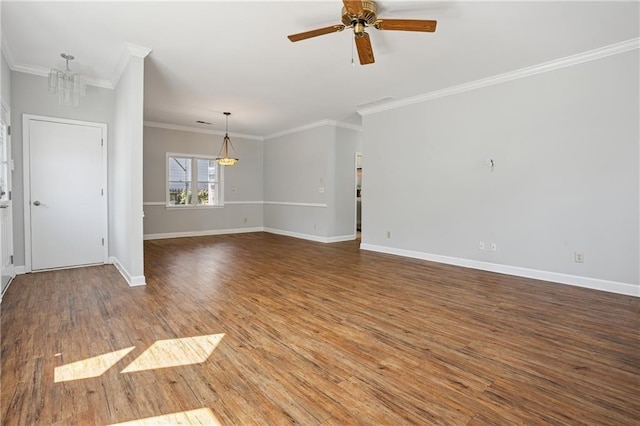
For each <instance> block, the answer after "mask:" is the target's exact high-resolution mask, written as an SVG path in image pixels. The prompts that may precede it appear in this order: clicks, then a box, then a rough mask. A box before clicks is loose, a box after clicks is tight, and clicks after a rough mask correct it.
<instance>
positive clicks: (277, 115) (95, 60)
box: [1, 0, 640, 136]
mask: <svg viewBox="0 0 640 426" xmlns="http://www.w3.org/2000/svg"><path fill="white" fill-rule="evenodd" d="M1 5H2V44H3V50H4V52H5V56H8V58H7V59H8V61H9V62H10V66H11V67H12V68H13V69H14V70H18V71H27V72H33V73H44V72H46V70H47V69H49V68H51V67H53V66H57V67H62V66H63V64H64V61H63V60H62V59H61V58H60V56H59V55H60V53H62V52H68V53H71V54H73V55H74V56H75V57H76V60H75V61H73V62H72V65H71V68H72V69H73V70H75V71H78V72H80V73H82V74H84V75H86V76H88V77H90V78H91V79H93V80H94V81H96V82H98V83H99V84H100V82H101V84H103V85H105V86H109V84H110V82H111V80H112V78H113V77H114V74H115V72H116V67H117V64H118V60H119V59H120V56H121V54H122V52H123V49H124V46H125V43H131V44H135V45H139V46H143V47H146V48H149V49H152V53H151V54H150V55H149V56H148V57H147V59H146V62H145V106H144V110H145V111H144V117H145V120H148V121H154V122H161V123H167V124H174V125H182V126H189V127H203V128H207V129H214V130H224V116H223V115H222V112H223V111H231V112H232V115H231V118H230V122H229V127H230V130H231V131H232V132H233V133H236V134H237V133H244V134H250V135H258V136H267V135H270V134H273V133H276V132H280V131H284V130H287V129H291V128H296V127H299V126H303V125H306V124H309V123H313V122H317V121H320V120H327V119H328V120H337V121H342V122H348V123H355V124H358V123H359V122H360V118H359V115H358V114H357V112H356V111H357V110H358V109H359V105H363V104H368V103H371V102H375V101H377V100H380V99H381V98H389V97H390V98H393V99H394V100H400V99H403V98H407V97H411V96H416V95H420V94H424V93H428V92H432V91H435V90H439V89H443V88H447V87H451V86H455V85H458V84H462V83H466V82H470V81H474V80H478V79H482V78H486V77H490V76H493V75H497V74H501V73H505V72H508V71H513V70H516V69H520V68H524V67H528V66H533V65H537V64H540V63H543V62H547V61H551V60H554V59H559V58H563V57H566V56H569V55H572V54H576V53H581V52H584V51H588V50H591V49H595V48H599V47H603V46H607V45H610V44H613V43H617V42H621V41H625V40H630V39H634V38H637V37H638V36H639V32H640V31H639V27H640V24H639V13H640V12H639V10H640V9H639V5H640V3H639V2H638V1H630V2H593V1H587V2H576V1H555V2H550V1H546V2H545V1H534V2H521V1H511V2H506V1H500V2H478V1H473V2H457V1H446V2H431V1H402V2H400V1H390V0H384V1H383V0H381V1H379V2H378V6H379V12H378V16H379V17H393V18H413V19H435V20H437V21H438V27H437V31H436V32H435V33H432V34H430V33H412V32H399V31H385V32H382V31H377V30H376V29H373V28H370V29H368V30H367V31H368V32H369V34H370V36H371V41H372V45H373V50H374V54H375V58H376V62H375V63H374V64H371V65H366V66H361V65H359V64H358V59H357V54H356V55H355V61H356V65H355V66H352V65H351V58H352V38H353V34H352V32H351V31H350V30H348V29H347V30H345V31H343V32H341V33H336V34H329V35H324V36H321V37H316V38H313V39H309V40H304V41H300V42H297V43H291V42H290V41H289V40H288V39H287V37H286V36H287V35H288V34H292V33H298V32H303V31H307V30H311V29H315V28H319V27H325V26H328V25H332V24H336V23H339V22H340V11H341V7H342V2H341V1H339V0H331V1H320V2H318V1H279V2H278V1H253V2H249V1H238V0H235V1H201V2H184V1H180V2H157V1H156V2H151V1H146V2H87V1H85V2H51V1H46V2H37V1H7V0H4V1H2V3H1ZM196 120H203V121H209V122H212V123H213V125H212V126H203V125H198V124H196Z"/></svg>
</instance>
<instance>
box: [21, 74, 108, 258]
mask: <svg viewBox="0 0 640 426" xmlns="http://www.w3.org/2000/svg"><path fill="white" fill-rule="evenodd" d="M113 112H114V93H113V91H112V90H108V89H102V88H98V87H94V86H87V94H86V96H84V97H83V98H81V99H80V106H78V107H72V106H64V105H59V104H58V98H57V96H55V95H52V94H50V93H49V89H48V80H47V78H46V77H40V76H35V75H31V74H25V73H21V72H16V71H11V131H12V134H11V149H12V155H13V159H14V161H15V170H14V171H13V175H12V178H13V242H14V264H15V265H16V267H17V268H19V267H21V266H22V267H24V264H25V253H24V250H25V248H24V197H23V194H24V183H23V167H22V163H23V149H22V114H24V113H27V114H36V115H44V116H49V117H57V118H67V119H74V120H83V121H93V122H97V123H107V126H108V128H109V132H108V144H111V143H112V134H111V128H112V125H113Z"/></svg>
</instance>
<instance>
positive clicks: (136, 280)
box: [109, 256, 147, 287]
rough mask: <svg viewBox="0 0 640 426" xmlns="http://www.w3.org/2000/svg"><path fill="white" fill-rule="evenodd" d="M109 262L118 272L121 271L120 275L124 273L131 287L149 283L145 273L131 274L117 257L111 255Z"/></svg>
mask: <svg viewBox="0 0 640 426" xmlns="http://www.w3.org/2000/svg"><path fill="white" fill-rule="evenodd" d="M109 263H110V264H112V265H114V266H115V267H116V269H117V270H118V272H120V275H122V276H123V277H124V279H125V281H127V284H129V287H137V286H141V285H146V284H147V283H146V281H145V278H144V275H139V276H131V274H130V273H129V271H127V268H125V267H124V266H122V263H120V261H119V260H118V259H117V258H116V257H114V256H111V257H109Z"/></svg>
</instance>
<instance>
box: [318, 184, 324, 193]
mask: <svg viewBox="0 0 640 426" xmlns="http://www.w3.org/2000/svg"><path fill="white" fill-rule="evenodd" d="M318 192H319V193H321V194H324V186H321V187H319V188H318Z"/></svg>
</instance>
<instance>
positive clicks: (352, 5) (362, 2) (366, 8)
mask: <svg viewBox="0 0 640 426" xmlns="http://www.w3.org/2000/svg"><path fill="white" fill-rule="evenodd" d="M342 2H343V3H344V7H343V8H342V23H341V24H336V25H331V26H329V27H324V28H318V29H316V30H311V31H305V32H303V33H298V34H291V35H290V36H288V38H289V40H291V41H294V42H295V41H300V40H306V39H308V38H312V37H317V36H321V35H325V34H331V33H337V32H340V31H342V30H344V29H345V28H353V34H354V35H355V42H356V48H357V49H358V57H359V58H360V64H361V65H366V64H372V63H374V62H375V59H374V57H373V48H372V47H371V41H370V40H369V34H367V33H366V32H365V28H367V27H374V28H375V29H377V30H391V31H421V32H427V33H432V32H434V31H435V30H436V23H437V22H436V21H428V20H422V19H382V18H378V17H377V16H376V12H377V6H376V4H375V3H374V2H373V1H371V0H343V1H342Z"/></svg>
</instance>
